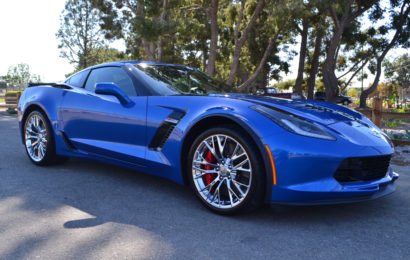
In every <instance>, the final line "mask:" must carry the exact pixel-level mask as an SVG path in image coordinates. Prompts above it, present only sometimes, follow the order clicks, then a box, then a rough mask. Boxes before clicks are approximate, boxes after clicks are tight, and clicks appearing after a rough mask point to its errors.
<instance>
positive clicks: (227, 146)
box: [192, 134, 252, 209]
mask: <svg viewBox="0 0 410 260" xmlns="http://www.w3.org/2000/svg"><path fill="white" fill-rule="evenodd" d="M192 175H193V180H194V183H195V187H196V189H197V191H198V193H199V194H200V196H201V197H202V199H204V200H205V201H206V202H207V203H209V204H211V205H212V206H214V207H216V208H221V209H225V208H233V207H235V206H237V205H239V204H240V203H241V202H242V201H243V200H244V199H245V198H246V196H247V194H248V193H249V190H250V187H251V182H252V167H251V161H250V159H249V156H248V154H247V153H246V151H245V149H244V148H243V146H242V145H241V144H240V143H239V142H238V141H237V140H235V139H234V138H232V137H230V136H227V135H222V134H217V135H212V136H209V137H207V138H206V139H205V140H203V141H202V142H201V143H200V144H199V145H198V147H197V148H196V150H195V154H194V158H193V162H192Z"/></svg>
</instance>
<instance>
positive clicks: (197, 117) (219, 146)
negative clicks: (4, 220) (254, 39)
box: [18, 61, 398, 214]
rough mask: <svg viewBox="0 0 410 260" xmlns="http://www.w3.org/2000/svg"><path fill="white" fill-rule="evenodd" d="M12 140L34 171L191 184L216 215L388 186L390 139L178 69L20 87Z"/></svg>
mask: <svg viewBox="0 0 410 260" xmlns="http://www.w3.org/2000/svg"><path fill="white" fill-rule="evenodd" d="M18 113H19V122H20V129H21V138H22V142H23V144H24V146H25V148H26V151H27V154H28V157H29V158H30V160H31V161H32V162H33V163H35V164H37V165H49V164H54V163H58V162H62V161H64V160H65V159H66V158H68V157H83V158H91V159H95V160H100V161H103V162H109V163H113V164H116V165H120V166H124V167H129V168H132V169H135V170H137V171H139V172H146V173H149V174H154V175H157V176H161V177H164V178H167V179H170V180H172V181H174V182H177V183H180V184H187V185H190V186H191V187H192V189H193V192H194V194H195V195H196V196H197V197H198V198H199V200H200V201H201V202H202V204H203V205H205V206H206V207H207V208H209V209H211V210H213V211H215V212H217V213H220V214H233V213H238V212H242V211H245V210H252V209H255V208H257V207H258V206H260V205H261V204H263V203H283V204H295V205H313V204H330V203H345V202H355V201H364V200H369V199H374V198H378V197H381V196H384V195H387V194H389V193H391V192H393V191H394V190H395V184H394V181H395V180H396V179H397V178H398V175H397V174H396V173H394V172H393V171H392V169H391V168H390V166H389V164H390V157H391V155H392V154H393V146H392V143H391V141H390V140H389V138H388V137H387V136H386V135H385V134H384V133H383V132H382V131H381V130H380V129H378V128H377V127H376V126H375V125H374V124H373V123H372V122H371V121H369V120H368V119H367V118H366V117H364V116H363V115H362V114H360V113H357V112H355V111H353V110H350V109H348V108H346V107H342V106H338V105H336V104H332V103H327V102H323V101H313V100H293V101H292V100H286V99H279V98H273V97H263V96H254V95H245V94H235V93H231V91H230V90H229V87H228V86H226V85H225V84H224V83H221V82H218V81H216V80H214V79H212V78H211V77H209V76H207V75H206V74H204V73H202V72H200V71H198V70H196V69H193V68H190V67H187V66H182V65H172V64H160V63H153V62H138V61H123V62H114V63H108V64H102V65H97V66H94V67H91V68H88V69H85V70H83V71H81V72H78V73H77V74H75V75H73V76H71V77H70V78H68V79H67V80H66V81H65V82H64V83H58V84H57V83H36V84H29V86H28V88H27V89H26V90H25V91H24V93H23V95H22V97H21V99H20V102H19V105H18Z"/></svg>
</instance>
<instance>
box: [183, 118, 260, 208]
mask: <svg viewBox="0 0 410 260" xmlns="http://www.w3.org/2000/svg"><path fill="white" fill-rule="evenodd" d="M214 135H225V136H228V137H229V138H233V139H235V141H237V142H239V143H240V145H241V146H242V147H243V148H244V150H245V151H246V153H247V156H248V158H249V161H250V165H251V169H252V171H251V174H252V178H251V182H250V183H251V184H250V188H249V190H248V191H247V194H246V196H244V197H243V198H244V199H243V201H242V202H240V203H239V204H238V205H236V206H233V207H232V208H218V207H215V206H214V205H212V204H210V203H209V202H208V201H206V200H205V199H204V198H203V197H202V196H201V194H200V191H199V190H198V188H197V186H196V185H195V182H194V176H193V170H192V169H193V159H194V156H195V152H196V151H197V149H199V147H200V145H201V143H202V142H203V141H204V140H206V139H207V138H209V137H211V136H214ZM186 167H187V168H186V170H187V176H188V180H189V183H190V186H191V188H192V190H193V192H194V193H195V195H196V196H197V197H198V199H199V200H200V201H201V203H202V204H203V205H204V206H205V207H206V208H208V209H210V210H212V211H213V212H216V213H218V214H222V215H233V214H237V213H243V212H249V211H252V210H255V209H257V208H258V207H260V206H261V205H262V204H263V198H264V195H265V173H264V167H263V161H262V159H261V158H260V156H259V153H258V149H257V147H256V145H255V144H254V142H253V141H252V140H251V139H250V138H249V137H248V136H247V135H246V134H245V133H243V132H242V131H241V130H240V129H238V127H235V126H232V125H223V126H218V127H215V128H211V129H208V130H206V131H204V132H203V133H202V134H201V135H199V136H198V137H197V138H196V139H195V140H194V142H193V143H192V145H191V148H190V150H189V154H188V160H187V165H186ZM229 178H231V177H229Z"/></svg>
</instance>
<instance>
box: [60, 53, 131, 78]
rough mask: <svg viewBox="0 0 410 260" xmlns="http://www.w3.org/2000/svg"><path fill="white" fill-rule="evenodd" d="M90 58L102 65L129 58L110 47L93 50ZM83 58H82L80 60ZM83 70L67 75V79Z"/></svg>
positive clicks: (77, 69) (76, 70) (78, 69)
mask: <svg viewBox="0 0 410 260" xmlns="http://www.w3.org/2000/svg"><path fill="white" fill-rule="evenodd" d="M90 56H92V57H93V63H95V64H101V63H106V62H113V61H118V60H128V59H129V57H128V56H127V55H126V54H125V53H123V52H120V51H119V50H117V49H115V48H108V47H101V48H97V49H92V50H91V51H90ZM81 59H82V57H81V56H80V60H81ZM82 69H83V68H76V69H75V70H74V71H72V72H70V73H68V74H66V75H65V76H66V78H68V77H70V76H71V75H73V74H75V73H77V72H78V71H80V70H82Z"/></svg>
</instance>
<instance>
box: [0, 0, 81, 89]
mask: <svg viewBox="0 0 410 260" xmlns="http://www.w3.org/2000/svg"><path fill="white" fill-rule="evenodd" d="M64 3H65V0H36V1H33V0H2V1H1V2H0V33H1V38H0V75H5V74H7V71H8V68H9V67H10V66H15V65H17V64H19V63H27V64H29V65H30V69H31V73H34V74H38V75H40V76H41V79H42V81H59V80H63V79H64V78H65V76H64V75H65V74H67V73H69V72H71V71H73V66H72V65H71V64H69V63H68V62H67V61H66V60H64V59H62V58H60V51H59V49H58V48H57V46H58V41H57V39H56V37H55V34H56V32H57V30H58V28H59V26H60V20H59V16H60V13H61V11H62V10H63V8H64Z"/></svg>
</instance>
